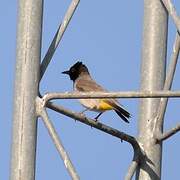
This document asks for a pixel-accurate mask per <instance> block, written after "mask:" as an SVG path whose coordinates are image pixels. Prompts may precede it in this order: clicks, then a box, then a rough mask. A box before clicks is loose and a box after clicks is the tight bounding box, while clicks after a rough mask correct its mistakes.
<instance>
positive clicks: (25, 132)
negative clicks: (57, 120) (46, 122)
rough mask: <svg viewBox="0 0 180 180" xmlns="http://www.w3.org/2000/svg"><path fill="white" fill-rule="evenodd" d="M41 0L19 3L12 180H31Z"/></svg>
mask: <svg viewBox="0 0 180 180" xmlns="http://www.w3.org/2000/svg"><path fill="white" fill-rule="evenodd" d="M42 14H43V0H36V1H33V0H26V1H24V0H19V7H18V26H17V50H16V74H15V87H14V114H13V132H12V147H11V174H10V179H11V180H20V179H26V180H34V179H35V158H36V134H37V121H36V120H37V115H36V108H35V98H36V96H37V95H38V85H39V67H40V57H41V36H42V35H41V34H42Z"/></svg>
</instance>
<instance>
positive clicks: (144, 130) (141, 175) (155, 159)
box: [136, 0, 168, 180]
mask: <svg viewBox="0 0 180 180" xmlns="http://www.w3.org/2000/svg"><path fill="white" fill-rule="evenodd" d="M167 26H168V16H167V12H166V10H165V9H164V7H163V5H162V3H161V2H160V1H158V0H144V27H143V49H142V65H141V90H142V91H143V90H161V89H163V85H164V79H165V67H166V60H165V59H166V46H167ZM158 106H159V99H152V98H151V99H150V98H147V99H142V100H141V102H140V117H139V118H140V119H139V136H138V140H139V142H140V143H141V144H142V146H143V148H144V151H145V153H146V155H147V158H146V161H145V162H142V163H141V164H140V166H139V169H138V171H137V174H136V179H137V180H150V179H151V180H152V179H153V180H160V178H161V156H162V144H156V142H155V138H154V137H153V133H154V125H155V116H156V113H157V109H158Z"/></svg>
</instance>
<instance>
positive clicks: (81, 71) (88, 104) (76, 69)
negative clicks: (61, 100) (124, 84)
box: [62, 61, 131, 123]
mask: <svg viewBox="0 0 180 180" xmlns="http://www.w3.org/2000/svg"><path fill="white" fill-rule="evenodd" d="M62 74H67V75H69V77H70V80H72V81H73V90H74V92H108V91H107V90H105V89H104V88H103V87H102V86H100V85H99V84H98V83H97V82H96V81H95V80H94V79H93V78H92V77H91V75H90V73H89V70H88V68H87V66H86V65H85V64H83V63H82V62H81V61H78V62H76V63H75V64H74V65H72V66H71V67H70V69H69V70H67V71H63V72H62ZM79 101H80V103H81V105H83V106H84V107H85V110H84V111H83V112H85V111H86V110H90V111H95V112H99V114H98V115H97V116H96V117H95V118H94V119H95V120H96V121H97V120H98V118H99V117H100V116H101V114H103V113H104V112H105V111H108V110H114V111H115V112H116V113H117V114H118V115H119V117H120V118H121V119H122V120H123V121H125V122H126V123H129V120H128V119H129V118H130V117H131V114H130V113H129V112H128V111H127V110H125V109H124V108H123V107H122V105H120V104H119V102H118V101H117V99H112V98H111V99H109V98H107V99H106V98H103V99H98V98H97V99H79ZM83 112H82V113H83Z"/></svg>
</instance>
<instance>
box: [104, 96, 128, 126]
mask: <svg viewBox="0 0 180 180" xmlns="http://www.w3.org/2000/svg"><path fill="white" fill-rule="evenodd" d="M103 101H104V102H105V103H107V104H108V105H110V106H111V107H113V108H112V109H113V110H114V111H115V112H116V113H117V114H118V115H119V116H120V117H121V119H122V120H123V121H125V122H127V123H129V121H128V119H129V118H130V117H131V115H130V113H129V112H128V111H126V110H125V109H124V108H122V107H121V106H120V105H119V104H117V103H116V102H115V101H114V100H111V99H110V100H103Z"/></svg>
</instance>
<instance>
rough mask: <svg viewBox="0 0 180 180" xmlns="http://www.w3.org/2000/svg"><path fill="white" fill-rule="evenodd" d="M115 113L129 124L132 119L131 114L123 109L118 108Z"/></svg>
mask: <svg viewBox="0 0 180 180" xmlns="http://www.w3.org/2000/svg"><path fill="white" fill-rule="evenodd" d="M115 112H116V113H117V114H118V115H119V116H120V117H121V119H122V120H124V121H125V122H127V123H129V121H128V119H129V118H130V117H131V115H130V113H129V112H128V111H126V110H125V109H123V108H122V107H120V106H118V108H116V110H115Z"/></svg>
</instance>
